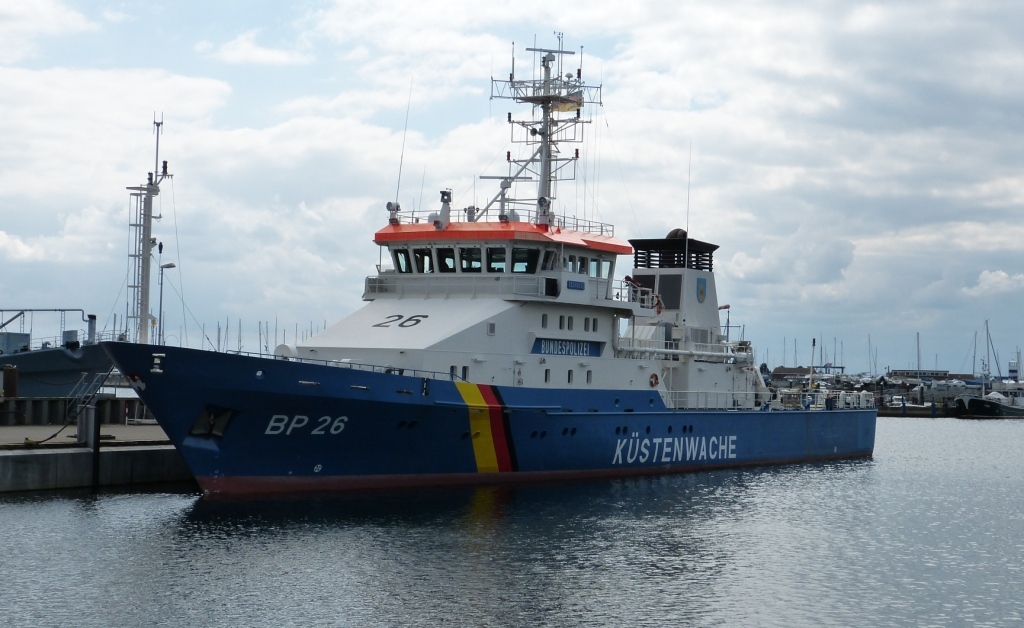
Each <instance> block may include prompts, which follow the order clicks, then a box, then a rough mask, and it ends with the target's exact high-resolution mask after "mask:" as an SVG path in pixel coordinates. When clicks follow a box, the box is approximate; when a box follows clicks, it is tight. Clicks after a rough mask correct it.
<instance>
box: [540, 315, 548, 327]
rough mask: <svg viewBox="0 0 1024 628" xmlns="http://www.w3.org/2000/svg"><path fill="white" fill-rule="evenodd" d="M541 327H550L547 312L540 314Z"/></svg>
mask: <svg viewBox="0 0 1024 628" xmlns="http://www.w3.org/2000/svg"><path fill="white" fill-rule="evenodd" d="M540 328H541V329H547V328H548V315H547V314H541V315H540Z"/></svg>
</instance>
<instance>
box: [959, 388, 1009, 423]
mask: <svg viewBox="0 0 1024 628" xmlns="http://www.w3.org/2000/svg"><path fill="white" fill-rule="evenodd" d="M953 403H954V408H955V409H954V413H955V414H956V416H958V417H964V418H969V419H994V418H1024V405H1018V404H1016V403H1013V399H1012V398H1010V397H1006V396H1005V395H1001V394H999V393H989V394H988V395H985V396H984V397H976V396H972V395H960V396H958V397H956V399H954V401H953Z"/></svg>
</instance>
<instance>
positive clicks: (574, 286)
mask: <svg viewBox="0 0 1024 628" xmlns="http://www.w3.org/2000/svg"><path fill="white" fill-rule="evenodd" d="M565 287H566V288H568V289H570V290H586V289H587V284H585V283H584V282H582V281H573V280H572V279H570V280H569V281H567V282H565Z"/></svg>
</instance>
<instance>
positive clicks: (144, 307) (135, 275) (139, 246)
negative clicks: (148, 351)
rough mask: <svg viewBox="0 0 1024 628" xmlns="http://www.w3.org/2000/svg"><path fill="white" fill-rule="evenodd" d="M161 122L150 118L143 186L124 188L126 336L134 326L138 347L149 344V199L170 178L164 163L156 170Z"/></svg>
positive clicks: (151, 212) (152, 245)
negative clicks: (152, 137) (149, 158)
mask: <svg viewBox="0 0 1024 628" xmlns="http://www.w3.org/2000/svg"><path fill="white" fill-rule="evenodd" d="M163 124H164V121H163V118H162V117H161V119H160V121H159V122H157V120H156V117H155V116H154V118H153V130H154V133H156V156H155V159H154V163H153V172H150V173H147V177H146V184H145V185H142V186H137V187H129V188H127V189H128V191H129V192H131V194H130V198H131V199H132V204H133V205H134V215H133V216H132V220H131V223H130V226H131V228H132V232H133V238H132V239H133V241H134V245H133V247H134V248H133V250H132V252H131V253H129V255H128V261H129V263H130V265H131V268H132V271H131V273H132V274H131V278H132V279H131V280H132V282H133V283H131V284H129V286H128V288H129V294H130V296H129V298H130V299H131V303H130V306H131V308H132V309H131V312H130V313H129V315H128V321H129V323H128V328H127V329H126V330H125V332H126V335H131V334H132V330H131V325H133V324H134V325H135V332H134V338H135V341H136V342H138V343H139V344H148V343H149V327H150V325H151V323H152V321H153V320H154V319H153V315H152V314H150V313H149V290H150V283H151V281H150V278H151V275H152V271H151V267H152V261H153V259H152V258H153V255H152V251H153V247H154V246H156V238H154V237H153V219H154V218H156V219H157V220H159V219H160V218H161V217H160V216H154V215H153V199H154V198H155V197H156V196H157V195H158V194H160V183H162V182H163V180H164V179H169V178H170V177H171V176H173V175H170V174H168V173H167V162H166V161H164V162H163V168H162V169H159V166H160V134H161V133H162V132H163Z"/></svg>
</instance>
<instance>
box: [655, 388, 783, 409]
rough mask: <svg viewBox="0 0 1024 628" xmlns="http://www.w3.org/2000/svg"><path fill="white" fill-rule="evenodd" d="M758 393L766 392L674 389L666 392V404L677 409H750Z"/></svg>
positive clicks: (762, 394) (763, 394)
mask: <svg viewBox="0 0 1024 628" xmlns="http://www.w3.org/2000/svg"><path fill="white" fill-rule="evenodd" d="M758 395H761V396H762V398H763V397H767V396H768V394H767V393H766V392H760V393H758V392H757V391H750V392H733V391H706V390H699V391H695V390H682V391H680V390H672V391H669V392H668V393H665V395H664V399H665V405H667V406H668V407H670V408H675V409H676V410H749V409H751V408H753V407H755V402H756V401H757V399H758Z"/></svg>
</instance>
